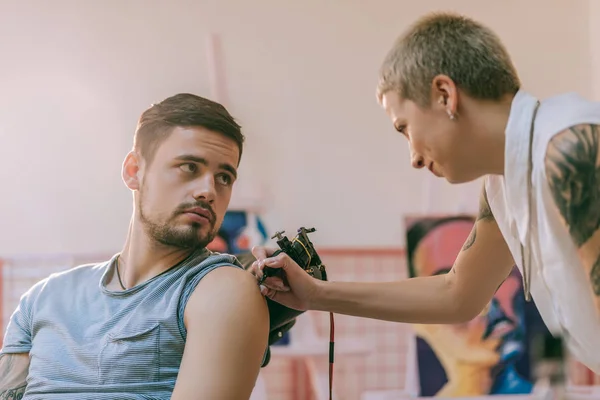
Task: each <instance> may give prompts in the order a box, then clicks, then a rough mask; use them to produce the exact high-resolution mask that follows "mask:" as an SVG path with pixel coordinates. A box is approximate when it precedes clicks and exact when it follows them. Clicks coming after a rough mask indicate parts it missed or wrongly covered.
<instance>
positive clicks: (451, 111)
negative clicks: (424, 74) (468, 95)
mask: <svg viewBox="0 0 600 400" xmlns="http://www.w3.org/2000/svg"><path fill="white" fill-rule="evenodd" d="M431 99H432V103H433V107H435V108H436V109H438V110H442V111H444V112H445V113H446V114H448V115H455V114H456V111H457V108H458V89H457V87H456V84H455V83H454V81H453V80H452V79H451V78H450V77H449V76H447V75H437V76H436V77H434V78H433V81H432V82H431Z"/></svg>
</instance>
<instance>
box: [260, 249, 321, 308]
mask: <svg viewBox="0 0 600 400" xmlns="http://www.w3.org/2000/svg"><path fill="white" fill-rule="evenodd" d="M274 252H275V250H274V249H270V248H267V247H263V246H256V247H254V248H253V249H252V254H253V255H254V257H256V261H255V262H254V263H253V264H252V266H251V267H250V268H249V270H250V272H251V273H252V274H254V275H255V276H256V277H257V279H261V278H262V276H263V268H265V267H269V268H281V269H282V270H283V274H284V276H285V281H286V283H287V285H286V284H285V283H284V281H283V280H282V279H281V278H279V277H276V276H272V277H268V278H267V279H265V281H264V282H263V284H262V285H261V288H260V290H261V292H262V294H263V295H265V296H267V297H268V298H270V299H271V300H273V301H276V302H278V303H281V304H283V305H284V306H286V307H289V308H293V309H295V310H299V311H306V310H309V309H310V307H311V304H312V302H313V299H314V298H315V296H316V294H317V291H318V290H319V284H320V281H319V280H318V279H315V278H313V277H311V276H310V275H308V274H307V273H306V271H304V270H303V269H302V268H300V266H299V265H298V264H296V262H294V260H292V259H291V258H290V256H288V255H287V254H285V253H279V254H278V255H277V256H275V257H270V256H271V254H273V253H274Z"/></svg>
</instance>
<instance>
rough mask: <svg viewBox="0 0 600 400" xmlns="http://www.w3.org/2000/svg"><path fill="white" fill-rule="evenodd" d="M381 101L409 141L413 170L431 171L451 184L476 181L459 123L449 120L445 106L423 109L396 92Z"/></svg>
mask: <svg viewBox="0 0 600 400" xmlns="http://www.w3.org/2000/svg"><path fill="white" fill-rule="evenodd" d="M440 99H442V98H441V97H440ZM440 99H438V100H440ZM382 100H383V101H382V104H383V108H384V109H385V111H386V113H387V115H388V116H389V117H390V119H391V120H392V123H393V125H394V128H395V129H396V130H397V131H398V132H400V133H401V134H402V135H403V136H404V137H405V138H406V139H407V140H408V146H409V150H410V157H411V164H412V166H413V167H414V168H428V169H429V170H430V171H431V172H432V173H433V174H434V175H435V176H437V177H443V178H446V180H447V181H449V182H450V183H462V182H467V181H470V180H472V179H474V178H475V177H474V176H471V174H470V173H469V171H468V169H467V168H466V165H465V158H464V157H465V156H466V155H467V156H468V154H465V153H467V150H466V149H467V148H468V147H469V146H468V145H467V143H465V137H464V135H461V132H460V129H461V128H460V122H459V121H457V120H452V119H450V118H449V116H448V113H447V109H446V107H445V105H444V104H443V102H440V101H432V104H431V106H430V107H428V108H423V107H419V106H418V105H417V104H416V103H414V102H413V101H410V100H405V99H402V98H401V97H400V96H399V95H398V93H396V92H394V91H389V92H387V93H385V94H384V95H383V99H382Z"/></svg>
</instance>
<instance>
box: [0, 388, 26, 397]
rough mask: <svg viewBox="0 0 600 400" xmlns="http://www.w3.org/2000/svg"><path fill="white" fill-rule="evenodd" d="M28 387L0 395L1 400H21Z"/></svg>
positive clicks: (10, 390)
mask: <svg viewBox="0 0 600 400" xmlns="http://www.w3.org/2000/svg"><path fill="white" fill-rule="evenodd" d="M26 388H27V385H23V386H21V387H18V388H15V389H9V390H7V391H5V392H2V393H0V400H21V399H22V398H23V395H24V394H25V389H26Z"/></svg>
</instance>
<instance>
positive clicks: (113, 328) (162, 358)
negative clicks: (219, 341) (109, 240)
mask: <svg viewBox="0 0 600 400" xmlns="http://www.w3.org/2000/svg"><path fill="white" fill-rule="evenodd" d="M116 258H117V255H115V256H113V257H112V258H111V259H110V260H109V261H107V262H104V263H100V264H91V265H83V266H79V267H76V268H73V269H70V270H68V271H65V272H61V273H57V274H53V275H51V276H49V277H48V278H46V279H44V280H42V281H40V282H38V283H37V284H35V285H34V286H33V287H32V288H31V289H30V290H29V291H27V293H25V294H24V295H23V296H22V297H21V300H20V302H19V306H18V307H17V309H16V310H15V312H14V313H13V314H12V316H11V318H10V322H9V325H8V327H7V331H6V334H5V339H4V345H3V348H2V352H1V353H2V354H8V353H27V352H28V353H29V356H30V360H31V364H30V368H29V376H28V379H27V391H26V393H25V396H24V399H45V400H51V399H61V400H69V399H78V400H82V399H98V400H102V399H111V400H114V399H123V400H125V399H169V398H171V395H172V392H173V389H174V387H175V381H176V379H177V374H178V372H179V365H180V363H181V359H182V356H183V349H184V346H185V339H186V329H185V326H184V323H183V314H184V310H185V306H186V304H187V301H188V299H189V297H190V295H191V294H192V292H193V291H194V289H195V288H196V285H197V284H198V282H199V281H200V280H201V279H202V278H203V277H204V276H205V275H206V274H207V273H209V272H210V271H212V270H214V269H216V268H219V267H224V266H229V267H235V268H242V266H241V265H240V264H239V263H238V262H237V260H236V258H235V257H234V256H231V255H227V254H218V253H211V252H210V251H208V250H206V249H199V250H197V251H195V252H194V253H192V254H191V255H190V256H189V257H187V258H186V259H185V260H184V261H183V262H182V263H180V264H178V265H177V266H175V267H173V268H171V269H169V270H168V271H166V272H165V273H163V274H161V275H158V276H156V277H154V278H153V279H150V280H148V281H146V282H144V283H142V284H140V285H138V286H136V287H133V288H131V289H128V290H125V291H119V292H113V291H110V290H108V289H107V288H106V282H107V278H108V277H110V276H112V274H113V271H114V267H115V265H116Z"/></svg>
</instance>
